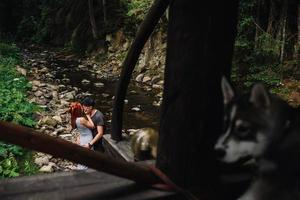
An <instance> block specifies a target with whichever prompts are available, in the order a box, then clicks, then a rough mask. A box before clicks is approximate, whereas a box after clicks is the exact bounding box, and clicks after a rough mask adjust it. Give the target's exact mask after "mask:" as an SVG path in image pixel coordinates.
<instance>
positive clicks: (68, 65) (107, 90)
mask: <svg viewBox="0 0 300 200" xmlns="http://www.w3.org/2000/svg"><path fill="white" fill-rule="evenodd" d="M52 62H54V63H52V64H51V66H52V67H53V68H55V69H54V71H56V73H55V78H56V79H60V80H63V79H64V78H65V79H66V78H67V79H69V80H70V81H69V82H68V83H67V84H68V85H70V86H72V87H77V88H78V89H79V92H81V93H90V94H91V96H92V97H93V98H94V99H95V101H96V106H95V107H96V108H97V109H99V110H100V111H101V112H102V113H103V114H104V115H105V119H106V122H107V123H106V124H107V131H108V132H109V130H110V120H111V112H112V105H113V96H114V92H115V88H116V85H117V78H116V77H112V76H107V77H106V78H103V77H102V78H99V74H96V73H95V72H93V70H92V66H86V67H83V68H81V67H78V66H79V65H80V63H79V62H77V61H69V60H59V59H55V60H52ZM84 79H85V80H89V81H90V82H89V83H83V82H82V80H84ZM95 83H102V84H103V86H102V87H97V86H95ZM155 93H157V91H153V90H152V89H151V90H147V89H145V87H141V85H138V84H137V83H130V85H129V88H128V90H127V95H126V103H125V106H124V111H123V129H137V128H143V127H152V128H155V129H158V123H159V107H157V106H154V105H153V102H154V101H158V99H159V97H157V96H156V95H155ZM78 101H80V99H78ZM132 108H139V109H140V110H139V111H135V110H134V109H133V110H132Z"/></svg>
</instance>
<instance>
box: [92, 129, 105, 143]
mask: <svg viewBox="0 0 300 200" xmlns="http://www.w3.org/2000/svg"><path fill="white" fill-rule="evenodd" d="M103 131H104V129H103V126H97V134H96V135H95V137H94V138H93V139H92V141H90V144H91V145H94V144H95V143H96V142H97V141H99V140H100V139H101V138H102V136H103Z"/></svg>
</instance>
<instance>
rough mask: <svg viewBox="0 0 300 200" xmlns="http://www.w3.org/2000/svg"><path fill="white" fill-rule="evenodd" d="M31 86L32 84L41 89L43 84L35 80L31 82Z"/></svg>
mask: <svg viewBox="0 0 300 200" xmlns="http://www.w3.org/2000/svg"><path fill="white" fill-rule="evenodd" d="M31 84H32V85H33V86H36V87H40V85H41V82H40V81H38V80H34V81H32V82H31Z"/></svg>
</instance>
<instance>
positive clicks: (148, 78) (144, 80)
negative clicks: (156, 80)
mask: <svg viewBox="0 0 300 200" xmlns="http://www.w3.org/2000/svg"><path fill="white" fill-rule="evenodd" d="M149 81H151V78H150V77H149V76H145V77H143V83H147V82H149Z"/></svg>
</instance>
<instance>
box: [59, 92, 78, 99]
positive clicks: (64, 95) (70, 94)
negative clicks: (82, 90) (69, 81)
mask: <svg viewBox="0 0 300 200" xmlns="http://www.w3.org/2000/svg"><path fill="white" fill-rule="evenodd" d="M62 97H63V98H64V99H65V100H71V99H74V97H75V95H74V92H67V93H65V94H63V95H62Z"/></svg>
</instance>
